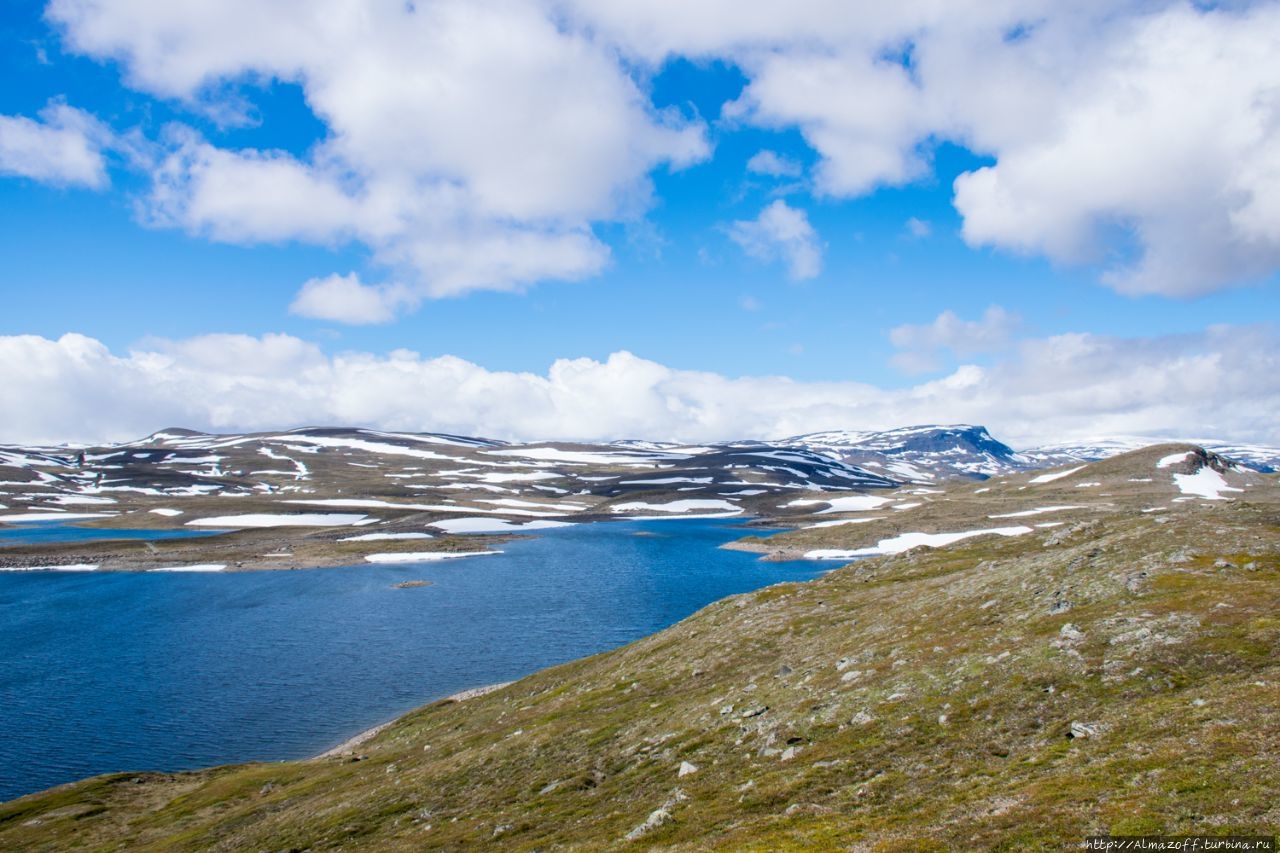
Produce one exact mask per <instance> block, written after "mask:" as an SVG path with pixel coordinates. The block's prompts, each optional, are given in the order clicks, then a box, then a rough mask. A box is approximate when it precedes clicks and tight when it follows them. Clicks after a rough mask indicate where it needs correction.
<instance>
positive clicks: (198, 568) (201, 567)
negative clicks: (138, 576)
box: [147, 563, 227, 572]
mask: <svg viewBox="0 0 1280 853" xmlns="http://www.w3.org/2000/svg"><path fill="white" fill-rule="evenodd" d="M226 569H227V565H226V563H193V564H191V565H189V566H161V567H160V568H158V569H147V571H149V572H223V571H226Z"/></svg>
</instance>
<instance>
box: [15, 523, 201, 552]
mask: <svg viewBox="0 0 1280 853" xmlns="http://www.w3.org/2000/svg"><path fill="white" fill-rule="evenodd" d="M2 520H3V519H0V521H2ZM219 533H226V531H225V530H127V529H110V528H103V527H80V526H78V525H75V524H66V523H63V522H57V521H33V522H28V523H26V524H12V525H0V548H3V546H5V545H17V544H19V543H23V544H26V543H50V544H52V543H54V542H93V541H97V540H102V539H107V538H110V539H149V540H154V539H190V538H193V537H198V536H217V535H218V534H219Z"/></svg>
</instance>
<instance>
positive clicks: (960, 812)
mask: <svg viewBox="0 0 1280 853" xmlns="http://www.w3.org/2000/svg"><path fill="white" fill-rule="evenodd" d="M1166 451H1167V452H1166ZM1162 463H1163V465H1162ZM1067 471H1068V472H1069V473H1065V474H1064V473H1063V472H1061V471H1060V472H1054V473H1057V474H1059V475H1061V476H1057V477H1056V478H1052V479H1046V480H1041V481H1040V482H1036V483H1033V482H1031V480H1032V479H1033V477H1032V476H1031V475H1020V476H1019V477H1014V478H1009V479H1002V480H996V481H992V482H991V483H989V484H987V486H986V487H987V488H990V491H989V492H984V493H983V494H982V495H974V494H973V492H974V491H975V484H974V483H972V482H961V483H957V484H954V485H953V486H952V487H951V488H950V489H948V490H947V491H945V492H942V493H937V492H935V493H932V494H930V495H926V496H925V497H929V498H930V506H931V507H933V509H931V512H933V513H934V517H935V519H936V520H937V521H938V522H939V523H940V524H943V525H947V526H949V527H950V528H952V529H960V528H963V527H964V526H965V525H970V524H974V523H979V522H982V523H989V520H988V519H987V516H989V515H991V514H993V513H992V512H991V510H996V511H997V513H996V514H998V513H999V512H1001V511H1008V512H1027V511H1029V510H1034V509H1038V508H1043V507H1041V502H1042V501H1043V500H1045V499H1047V498H1055V497H1056V496H1057V495H1060V494H1062V493H1064V492H1066V491H1067V490H1071V491H1070V492H1068V493H1071V494H1076V493H1080V494H1088V495H1090V497H1087V498H1082V499H1080V500H1079V501H1078V503H1080V504H1088V505H1091V506H1092V507H1093V511H1092V512H1091V513H1090V514H1089V515H1088V517H1084V516H1079V517H1078V518H1077V520H1075V521H1073V522H1072V523H1070V524H1062V525H1060V526H1057V527H1051V528H1035V527H1032V525H1031V524H1030V523H1027V524H1025V525H1024V526H1028V527H1032V529H1031V531H1029V532H1027V533H1025V534H1022V535H1017V536H997V535H991V536H979V537H973V538H970V539H965V540H963V541H959V542H956V543H954V544H952V545H950V546H948V547H942V548H916V549H913V550H909V551H906V552H903V553H898V554H890V555H885V556H877V557H871V558H868V559H865V560H861V561H858V562H856V563H853V564H851V565H849V566H847V567H844V568H841V569H839V570H837V571H834V572H832V573H830V574H828V575H826V576H825V577H823V578H821V579H819V580H817V581H814V582H811V583H807V584H783V585H779V586H775V587H769V588H766V589H764V590H760V591H757V592H755V593H752V594H748V595H744V596H738V597H735V598H731V599H727V600H725V601H722V602H719V603H716V604H714V605H711V606H710V607H708V608H706V609H704V610H703V611H701V612H699V613H698V614H695V615H694V616H693V617H691V618H690V619H687V620H685V621H684V622H681V623H679V624H678V625H676V626H674V627H672V628H671V629H668V630H667V631H663V632H661V633H659V634H657V635H654V636H652V637H649V638H647V639H644V640H641V641H639V642H636V643H633V644H631V645H629V646H627V647H624V648H622V649H619V650H617V651H614V652H610V653H606V654H602V655H597V656H595V657H592V658H588V659H585V660H582V661H578V662H575V663H572V664H568V665H566V666H562V667H557V668H554V669H551V670H547V671H545V672H542V673H539V674H537V675H534V676H531V677H530V678H527V679H524V680H522V681H520V682H517V683H515V684H512V685H510V686H507V687H505V688H503V689H500V690H497V691H496V692H493V693H490V694H488V695H485V696H481V697H478V698H474V699H470V700H467V701H465V702H459V701H445V702H439V703H435V704H434V705H431V706H428V707H427V708H424V709H422V710H420V711H418V712H415V713H413V714H410V715H409V716H407V717H405V718H403V719H401V720H399V721H397V722H396V723H395V724H393V725H392V726H390V727H388V728H387V729H385V730H384V731H382V732H381V733H380V734H379V735H377V736H376V737H375V738H373V739H372V740H370V741H368V742H367V743H364V744H362V745H360V746H359V747H358V748H356V749H355V751H353V752H350V753H348V754H346V755H339V756H336V757H332V758H323V759H317V760H312V761H307V762H292V763H285V764H270V765H266V764H264V765H244V766H239V767H227V768H218V769H213V770H208V771H202V772H198V773H184V774H121V775H117V776H111V777H102V778H99V779H94V780H86V781H84V782H80V783H76V784H74V785H69V786H63V787H62V788H59V789H55V790H53V791H49V792H45V793H42V794H37V795H33V796H30V797H26V798H23V799H20V800H16V801H13V802H11V803H8V804H4V805H0V847H4V848H6V849H23V850H59V851H61V850H75V849H115V848H116V847H117V846H121V845H122V846H124V847H126V848H127V849H130V850H202V849H210V850H241V849H250V850H282V849H284V850H287V849H295V850H317V851H318V850H338V849H342V850H392V851H394V850H420V849H435V850H458V851H462V850H513V851H514V850H520V851H528V850H532V849H537V850H544V851H546V850H584V851H585V850H590V851H596V850H640V849H664V850H676V851H697V850H759V851H765V850H769V851H773V850H813V849H833V848H842V847H847V848H851V849H861V850H886V851H887V850H933V849H948V850H953V849H954V850H965V849H974V850H986V849H993V848H999V849H1042V850H1058V849H1061V847H1062V846H1063V845H1064V844H1067V843H1075V842H1079V840H1080V839H1081V838H1082V837H1083V836H1085V835H1087V834H1092V833H1099V832H1108V831H1110V832H1114V833H1168V834H1181V833H1211V834H1227V833H1233V832H1234V833H1259V832H1274V831H1275V827H1276V826H1277V825H1280V806H1278V805H1277V804H1278V803H1280V781H1278V780H1277V777H1276V774H1275V772H1274V769H1275V766H1276V761H1277V758H1278V755H1277V751H1278V748H1280V747H1278V745H1280V716H1277V715H1276V714H1275V713H1274V709H1275V707H1276V706H1277V703H1280V620H1277V618H1276V615H1275V614H1276V613H1277V612H1280V488H1278V484H1277V480H1276V478H1275V477H1262V476H1260V475H1256V474H1252V473H1248V472H1244V473H1242V472H1237V471H1232V470H1231V469H1230V467H1229V466H1228V465H1226V464H1225V463H1224V462H1222V461H1221V460H1218V459H1216V457H1213V456H1211V455H1209V454H1204V453H1201V452H1199V451H1198V450H1197V449H1195V448H1187V447H1174V448H1161V449H1155V450H1154V451H1141V452H1139V453H1137V454H1130V455H1128V456H1124V457H1120V458H1117V459H1113V460H1109V461H1107V462H1103V463H1097V464H1096V465H1091V466H1086V467H1083V468H1081V469H1080V470H1077V471H1071V470H1070V469H1067ZM1204 471H1211V472H1213V473H1214V474H1215V475H1217V476H1218V477H1220V478H1221V479H1222V480H1223V482H1224V483H1226V486H1225V488H1239V489H1241V491H1239V492H1225V491H1224V492H1220V493H1219V495H1218V496H1219V497H1220V498H1221V499H1211V498H1209V497H1205V496H1204V495H1203V494H1189V493H1187V492H1186V491H1185V490H1184V489H1183V488H1182V485H1183V484H1187V485H1189V487H1190V488H1192V489H1193V490H1194V489H1197V488H1199V487H1200V486H1201V485H1202V481H1211V480H1213V479H1214V478H1213V477H1211V476H1208V475H1205V474H1203V472H1204ZM1178 477H1184V478H1195V479H1193V480H1179V479H1176V478H1178ZM1144 481H1145V482H1144ZM1093 482H1097V483H1102V484H1107V485H1103V486H1085V487H1080V485H1079V484H1081V483H1093ZM1122 484H1123V485H1124V487H1125V488H1126V489H1128V490H1129V491H1127V492H1125V493H1124V494H1118V493H1116V492H1109V493H1108V494H1103V493H1102V492H1101V491H1099V490H1101V489H1108V490H1109V489H1110V488H1112V487H1115V488H1117V489H1118V488H1119V487H1120V486H1121V485H1122ZM1205 491H1207V490H1205V489H1200V492H1201V493H1203V492H1205ZM988 495H991V496H992V497H991V498H990V500H991V501H993V503H990V504H987V503H984V499H986V498H987V496H988ZM1183 497H1185V498H1189V499H1188V500H1183V501H1178V500H1176V499H1177V498H1183ZM1157 505H1159V506H1164V507H1165V508H1164V509H1162V510H1160V511H1159V512H1149V513H1148V512H1142V509H1144V508H1149V507H1151V506H1157ZM1018 507H1021V509H1018ZM920 508H921V509H922V508H924V507H920ZM903 512H910V510H904V511H903ZM1067 512H1079V511H1078V510H1070V511H1067ZM1042 515H1048V516H1051V513H1045V514H1042ZM1040 517H1041V516H1023V517H1021V518H1022V520H1028V521H1035V520H1036V519H1038V518H1040ZM1017 520H1019V519H1017V518H1015V519H1013V521H1017ZM995 523H998V524H1008V523H1009V522H1008V521H1001V520H996V522H995ZM861 527H862V525H834V526H830V527H826V528H817V530H818V531H819V532H821V533H822V535H823V536H825V537H828V541H827V543H826V544H828V545H831V546H839V547H845V548H856V547H858V546H859V545H860V544H862V543H864V542H865V541H866V537H865V534H864V533H863V532H862V531H861ZM786 535H788V536H790V535H792V534H786Z"/></svg>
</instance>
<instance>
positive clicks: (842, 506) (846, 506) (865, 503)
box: [782, 495, 892, 515]
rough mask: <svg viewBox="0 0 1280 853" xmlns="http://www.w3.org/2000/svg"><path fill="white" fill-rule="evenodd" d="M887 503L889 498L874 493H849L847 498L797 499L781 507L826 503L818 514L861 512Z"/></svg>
mask: <svg viewBox="0 0 1280 853" xmlns="http://www.w3.org/2000/svg"><path fill="white" fill-rule="evenodd" d="M887 503H892V499H891V498H878V497H876V496H874V495H850V496H849V497H847V498H826V499H819V500H809V499H805V498H802V499H799V500H794V501H791V502H790V503H785V504H783V505H782V506H783V508H786V507H792V506H813V505H814V504H827V508H826V509H822V510H818V514H819V515H821V514H823V513H828V512H862V511H865V510H869V509H877V508H878V507H882V506H884V505H885V504H887Z"/></svg>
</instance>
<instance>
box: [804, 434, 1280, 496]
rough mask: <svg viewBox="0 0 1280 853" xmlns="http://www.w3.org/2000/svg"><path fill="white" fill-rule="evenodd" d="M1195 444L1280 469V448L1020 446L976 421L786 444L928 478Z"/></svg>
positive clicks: (1261, 468)
mask: <svg viewBox="0 0 1280 853" xmlns="http://www.w3.org/2000/svg"><path fill="white" fill-rule="evenodd" d="M1175 442H1176V443H1183V444H1194V445H1196V446H1199V447H1203V448H1204V449H1205V450H1208V451H1211V452H1213V453H1217V454H1218V455H1220V456H1225V457H1227V458H1228V459H1231V460H1233V461H1235V462H1237V463H1239V464H1241V465H1243V466H1244V467H1246V468H1250V469H1252V470H1254V471H1258V472H1260V473H1264V474H1266V473H1272V472H1274V471H1277V470H1280V448H1276V447H1267V446H1265V445H1255V444H1236V443H1230V442H1224V441H1219V440H1213V439H1210V440H1204V439H1163V438H1161V439H1155V438H1142V437H1136V436H1115V437H1106V438H1097V439H1089V440H1084V441H1075V442H1061V443H1054V444H1047V445H1042V446H1040V447H1034V448H1030V449H1027V450H1021V451H1015V450H1014V449H1013V448H1012V447H1010V446H1009V445H1007V444H1004V443H1003V442H1001V441H999V440H997V439H995V438H994V437H992V435H991V433H990V432H988V431H987V428H986V427H983V426H974V425H971V424H949V425H920V426H909V427H900V428H897V429H891V430H884V431H878V432H877V431H855V430H835V431H828V432H815V433H808V434H806V435H799V436H794V437H792V438H788V439H784V440H783V441H782V442H780V443H781V444H785V445H787V446H791V447H807V448H810V449H813V450H819V451H822V452H825V453H828V454H830V455H833V456H836V457H838V458H839V459H841V460H842V461H844V462H846V463H848V464H850V465H857V466H860V467H865V468H869V469H871V470H874V471H877V472H880V471H883V472H884V473H885V474H886V475H887V476H889V477H893V478H894V479H897V480H900V481H903V482H910V483H928V482H936V481H940V480H946V479H950V478H953V477H968V478H972V479H986V478H988V477H995V476H1000V475H1003V474H1012V473H1017V472H1020V471H1031V470H1035V469H1038V468H1053V467H1057V466H1059V465H1070V464H1072V463H1078V462H1097V461H1100V460H1103V459H1110V458H1111V457H1113V456H1118V455H1120V454H1122V453H1128V452H1130V451H1133V450H1140V449H1142V448H1144V447H1150V446H1152V445H1156V444H1168V443H1175Z"/></svg>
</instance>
